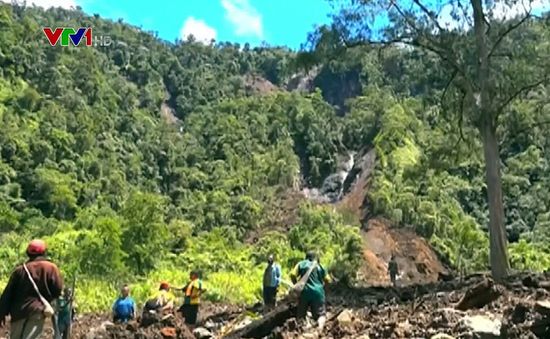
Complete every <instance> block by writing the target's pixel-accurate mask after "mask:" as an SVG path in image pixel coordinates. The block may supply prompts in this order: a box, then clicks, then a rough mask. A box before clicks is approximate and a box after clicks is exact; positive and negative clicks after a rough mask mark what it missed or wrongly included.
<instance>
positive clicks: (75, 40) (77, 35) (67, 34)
mask: <svg viewBox="0 0 550 339" xmlns="http://www.w3.org/2000/svg"><path fill="white" fill-rule="evenodd" d="M42 31H43V32H44V35H46V38H47V39H48V42H49V43H50V45H52V46H56V45H57V44H58V42H59V40H61V46H69V45H71V43H72V45H73V46H79V45H80V44H81V43H82V41H83V40H84V42H85V45H86V46H109V45H111V42H112V41H111V38H110V37H109V36H99V37H98V36H93V37H92V28H91V27H80V28H79V29H78V30H75V29H74V28H68V27H64V28H61V27H57V28H56V29H55V30H52V29H51V28H50V27H44V28H43V29H42Z"/></svg>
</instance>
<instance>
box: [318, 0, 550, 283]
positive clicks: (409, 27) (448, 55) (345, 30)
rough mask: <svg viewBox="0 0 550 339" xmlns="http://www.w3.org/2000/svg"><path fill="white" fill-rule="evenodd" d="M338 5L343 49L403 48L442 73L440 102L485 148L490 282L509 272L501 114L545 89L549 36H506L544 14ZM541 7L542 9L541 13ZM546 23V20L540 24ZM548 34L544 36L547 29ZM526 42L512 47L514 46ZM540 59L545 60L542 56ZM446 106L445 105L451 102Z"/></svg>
mask: <svg viewBox="0 0 550 339" xmlns="http://www.w3.org/2000/svg"><path fill="white" fill-rule="evenodd" d="M329 1H331V2H333V3H334V4H336V5H337V6H338V7H339V11H338V12H337V14H336V15H335V16H334V23H333V25H332V28H333V31H337V32H339V33H340V38H341V40H340V42H341V43H342V44H343V45H344V46H346V47H353V46H356V45H363V44H383V45H386V44H406V45H409V46H412V47H413V48H417V49H419V50H420V51H423V52H425V53H426V54H427V56H428V57H429V55H435V56H436V57H437V59H438V60H439V61H440V62H441V66H443V67H445V68H446V69H448V74H449V81H448V84H447V86H446V88H445V90H444V91H443V96H445V95H450V94H449V93H454V94H455V96H454V97H456V98H458V100H456V101H453V102H454V103H455V104H456V105H455V106H454V107H453V108H454V110H455V111H457V112H459V113H458V119H457V120H458V121H459V124H460V126H462V123H463V120H464V118H467V120H466V121H467V122H469V123H471V124H473V125H474V126H475V127H476V128H477V130H478V131H479V134H480V137H481V140H482V142H483V150H484V156H485V164H486V166H485V168H486V184H487V197H488V205H489V220H490V222H489V233H490V264H491V271H492V274H493V277H494V278H495V279H496V280H502V279H503V278H505V277H506V276H507V275H508V274H509V270H510V264H509V260H508V253H507V238H506V229H505V225H504V207H503V198H502V182H501V164H500V156H499V137H498V133H497V127H498V126H499V124H498V121H499V116H500V115H501V113H502V112H503V111H504V110H505V109H506V108H507V107H508V105H509V104H510V103H511V102H512V101H514V100H515V99H517V98H518V97H520V96H522V95H524V94H526V93H528V92H529V91H530V90H533V89H534V88H536V87H537V86H541V85H543V84H548V79H549V70H550V67H548V66H549V62H548V58H547V56H548V51H549V46H550V44H549V43H548V41H549V40H548V32H542V33H541V34H536V35H529V34H524V35H525V36H524V37H522V38H521V39H519V40H516V42H515V44H514V43H512V40H511V38H510V37H511V36H512V35H514V34H516V33H517V32H519V31H521V30H522V29H523V28H525V26H526V25H530V24H531V23H532V21H533V20H535V19H534V17H535V14H534V13H536V12H542V11H544V10H545V8H544V7H543V6H544V5H543V2H540V1H534V0H519V1H517V0H501V1H498V0H494V1H492V0H485V1H482V0H452V1H442V0H433V1H432V0H430V1H428V0H400V1H398V0H344V1H339V0H329ZM546 9H547V8H546ZM547 24H548V20H546V23H545V25H547ZM546 31H548V30H546ZM522 40H523V41H527V40H528V41H529V43H526V42H524V43H523V44H522V45H521V46H518V45H517V43H518V41H520V44H521V41H522ZM545 55H546V56H545ZM449 101H451V100H450V99H449Z"/></svg>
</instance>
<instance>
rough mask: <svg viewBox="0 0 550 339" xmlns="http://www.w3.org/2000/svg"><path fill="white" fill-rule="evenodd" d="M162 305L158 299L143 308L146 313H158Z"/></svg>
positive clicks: (151, 300)
mask: <svg viewBox="0 0 550 339" xmlns="http://www.w3.org/2000/svg"><path fill="white" fill-rule="evenodd" d="M161 307H162V305H161V304H160V302H159V300H158V299H157V298H153V299H149V300H147V302H146V303H145V306H144V307H143V308H144V309H145V310H146V311H156V310H158V309H160V308H161Z"/></svg>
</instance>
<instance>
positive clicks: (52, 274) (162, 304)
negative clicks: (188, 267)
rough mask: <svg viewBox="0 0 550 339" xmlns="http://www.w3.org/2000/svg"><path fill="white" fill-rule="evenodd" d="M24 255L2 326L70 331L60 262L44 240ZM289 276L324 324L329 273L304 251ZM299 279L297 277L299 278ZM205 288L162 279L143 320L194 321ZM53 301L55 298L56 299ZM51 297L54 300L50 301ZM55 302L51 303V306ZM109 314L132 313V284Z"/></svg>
mask: <svg viewBox="0 0 550 339" xmlns="http://www.w3.org/2000/svg"><path fill="white" fill-rule="evenodd" d="M26 253H27V256H28V260H27V261H26V262H25V263H24V264H22V265H20V266H17V267H16V268H15V270H14V271H13V273H12V274H11V276H10V279H9V281H8V284H7V285H6V287H5V289H4V292H3V293H2V296H1V297H0V327H3V326H4V324H5V319H6V317H7V316H8V315H10V316H11V327H10V338H17V339H35V338H39V337H40V336H41V335H42V330H43V327H44V323H45V320H46V319H47V318H48V317H52V319H53V320H54V329H55V338H56V339H67V338H69V337H70V324H71V322H72V320H73V319H74V314H75V308H76V305H75V303H74V291H73V290H72V289H71V288H68V287H65V288H64V284H63V279H62V277H61V274H60V271H59V269H58V267H57V266H56V265H55V264H54V263H52V262H51V261H50V260H49V259H48V258H47V256H46V243H45V242H44V241H42V240H33V241H31V242H30V243H29V245H28V246H27V251H26ZM397 272H398V268H397V263H396V260H395V256H394V255H392V257H391V260H390V262H389V264H388V273H389V275H390V279H391V281H392V283H393V285H394V286H395V284H396V276H397ZM281 277H282V272H281V266H280V265H279V264H278V263H276V262H275V257H274V256H273V255H270V256H269V257H268V263H267V267H266V269H265V271H264V276H263V299H264V305H265V310H266V311H269V310H271V309H272V308H273V307H275V306H276V300H277V293H278V290H279V286H280V284H281V282H282V278H281ZM290 278H291V280H292V282H293V283H294V284H297V285H296V286H298V285H299V286H301V290H300V295H299V301H298V308H297V314H296V317H297V318H298V319H304V318H305V317H306V315H307V311H308V310H310V311H311V313H312V315H313V318H314V319H315V320H316V321H317V322H318V326H319V328H320V329H321V330H322V328H323V327H324V324H325V321H326V316H325V284H327V283H330V281H331V278H330V276H329V275H328V274H327V272H326V270H325V269H324V268H323V266H322V265H321V264H320V262H319V260H318V258H317V255H316V254H315V253H314V252H308V253H307V254H306V257H305V259H304V260H302V261H300V262H299V263H298V264H296V266H295V267H294V269H293V270H292V271H291V272H290ZM298 282H299V283H298ZM173 291H175V292H183V294H184V301H183V305H182V306H181V307H179V308H178V309H177V310H176V309H175V303H176V297H175V295H174V294H173ZM205 292H206V289H204V287H203V283H202V281H201V279H200V278H199V273H198V272H196V271H193V272H191V274H190V279H189V282H188V284H187V285H186V286H184V287H183V288H171V287H170V284H169V283H167V282H162V283H161V284H160V286H159V289H158V291H156V292H155V294H154V295H153V296H152V297H151V298H150V299H149V300H148V301H147V302H146V303H145V305H144V307H143V313H142V316H141V321H142V323H143V322H147V321H149V320H151V319H158V318H159V317H161V318H165V317H169V316H173V315H174V313H176V311H178V312H181V313H182V315H183V317H184V318H185V322H186V324H188V325H189V326H190V327H193V326H194V325H195V324H196V322H197V315H198V311H199V305H200V303H201V296H202V295H203V294H204V293H205ZM54 302H55V303H54ZM52 303H54V305H53V306H52ZM54 307H55V309H54ZM112 311H113V320H114V321H115V322H122V323H125V322H128V321H131V320H134V319H136V303H135V302H134V300H133V299H132V297H131V296H130V287H129V286H128V285H124V286H122V288H121V290H120V296H119V297H118V298H117V299H116V301H115V303H114V304H113V308H112Z"/></svg>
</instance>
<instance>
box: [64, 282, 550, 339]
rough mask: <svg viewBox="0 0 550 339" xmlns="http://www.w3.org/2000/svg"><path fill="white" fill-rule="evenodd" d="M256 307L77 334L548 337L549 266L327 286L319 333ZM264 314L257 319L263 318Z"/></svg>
mask: <svg viewBox="0 0 550 339" xmlns="http://www.w3.org/2000/svg"><path fill="white" fill-rule="evenodd" d="M259 311H260V309H259V308H258V307H257V306H256V307H255V308H250V309H245V308H239V307H236V306H227V305H213V304H209V305H205V306H204V307H203V309H202V311H201V316H200V321H199V322H200V324H199V325H198V327H197V328H196V329H195V330H194V331H191V330H189V329H188V328H187V327H186V326H185V325H184V324H183V322H182V321H181V319H179V318H178V317H175V318H170V319H166V320H163V321H159V323H156V324H153V325H151V326H149V327H147V328H141V327H139V326H138V325H137V323H131V324H128V325H125V326H122V325H113V324H111V323H109V322H106V321H105V317H100V316H87V317H84V319H81V320H80V321H79V323H77V324H76V326H75V332H74V334H75V335H74V337H75V338H82V339H84V338H86V339H92V338H94V339H95V338H98V339H99V338H105V339H107V338H109V339H110V338H113V339H114V338H128V339H130V338H142V339H148V338H223V337H226V338H239V337H250V338H261V337H267V338H359V339H360V338H371V339H374V338H431V339H448V338H550V273H547V274H542V275H535V274H525V273H523V274H518V275H515V276H512V277H510V278H509V279H508V280H507V281H506V282H505V283H504V284H495V283H494V282H493V281H492V280H491V279H490V278H488V277H487V276H486V275H484V274H476V275H471V276H468V277H466V278H464V279H462V280H460V279H451V280H449V281H440V282H438V283H432V284H424V285H412V286H406V287H402V288H397V289H393V288H385V287H367V288H347V287H339V286H333V287H331V289H330V290H329V291H328V301H327V322H326V326H325V328H324V330H323V331H322V333H319V332H318V330H317V326H316V324H314V323H313V321H307V322H306V323H298V322H297V321H296V319H295V318H294V317H293V311H294V305H293V304H292V303H288V304H287V303H282V304H280V305H279V306H278V307H277V309H276V310H274V311H272V312H270V313H269V314H267V315H266V316H265V317H264V318H262V317H261V316H259V315H258V313H259ZM262 319H263V320H262Z"/></svg>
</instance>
